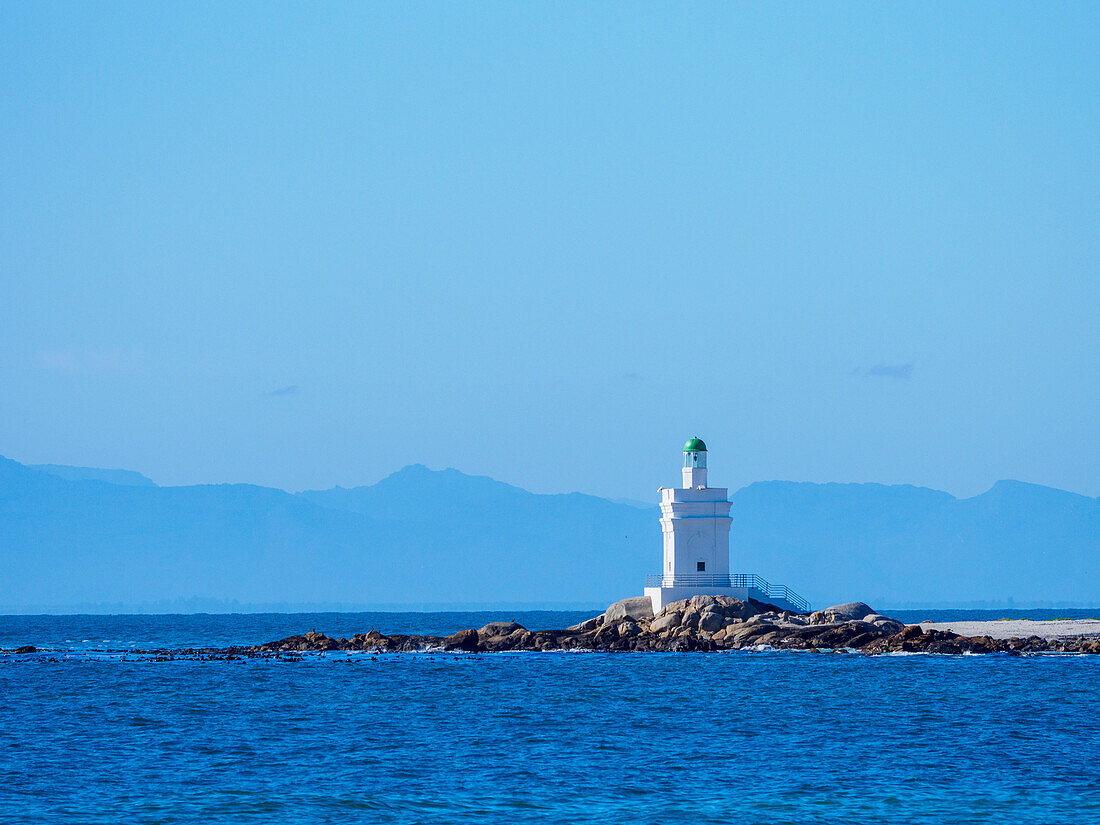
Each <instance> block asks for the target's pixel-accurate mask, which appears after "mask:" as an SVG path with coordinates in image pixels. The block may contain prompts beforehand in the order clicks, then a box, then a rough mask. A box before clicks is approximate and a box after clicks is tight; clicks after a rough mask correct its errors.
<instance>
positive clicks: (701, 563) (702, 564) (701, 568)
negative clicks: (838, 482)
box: [695, 561, 707, 573]
mask: <svg viewBox="0 0 1100 825" xmlns="http://www.w3.org/2000/svg"><path fill="white" fill-rule="evenodd" d="M695 569H696V570H698V571H699V572H700V573H702V572H703V571H704V570H706V569H707V563H706V562H705V561H697V562H695Z"/></svg>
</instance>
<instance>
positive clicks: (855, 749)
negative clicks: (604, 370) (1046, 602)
mask: <svg viewBox="0 0 1100 825" xmlns="http://www.w3.org/2000/svg"><path fill="white" fill-rule="evenodd" d="M890 612H891V613H893V614H894V615H898V616H899V618H903V619H905V620H907V621H919V620H921V619H952V618H1008V617H1014V618H1015V617H1030V618H1083V617H1085V616H1091V615H1095V614H1096V612H1097V611H1073V610H1053V611H1049V613H1050V615H1045V612H1039V611H1014V612H1008V611H991V612H986V613H984V614H982V615H974V614H973V612H972V611H966V612H965V615H960V611H952V612H949V613H948V612H940V611H928V610H923V611H916V612H914V613H913V614H909V613H907V612H905V611H890ZM917 614H919V615H917ZM1037 614H1039V615H1037ZM586 616H587V613H584V612H581V613H553V612H545V611H544V612H540V613H535V614H532V613H523V612H513V613H511V614H510V615H507V616H503V615H501V614H500V613H499V612H495V613H472V614H462V613H420V614H416V613H405V614H402V613H389V614H383V613H371V614H352V613H346V614H297V615H295V614H259V615H200V616H0V647H3V648H11V647H14V646H16V645H23V644H33V645H37V646H38V647H40V648H50V649H52V650H53V651H54V652H52V653H50V654H45V655H31V656H28V655H21V656H15V655H0V822H2V823H66V825H77V824H78V823H213V822H217V823H238V822H239V823H252V822H278V823H348V822H355V823H435V822H439V823H455V822H477V823H509V825H515V823H527V822H531V823H534V822H539V823H546V822H554V823H557V822H563V823H564V822H568V823H573V822H592V823H662V824H663V823H675V822H706V821H725V820H731V819H732V820H737V821H739V822H745V823H818V822H820V823H937V825H940V824H941V823H969V822H976V823H977V822H981V823H1020V822H1027V823H1052V825H1053V824H1054V823H1058V824H1059V825H1061V824H1062V823H1100V714H1097V713H1096V708H1097V707H1098V702H1100V656H1058V655H1049V656H1029V657H1011V656H956V657H951V656H928V655H896V656H881V657H867V656H863V655H860V654H853V653H806V652H747V651H738V652H726V653H707V654H690V653H689V654H628V653H618V654H607V653H515V654H493V655H465V654H400V655H399V654H392V655H380V656H371V655H368V654H361V653H359V654H346V653H340V654H317V655H307V656H305V657H303V658H302V660H301V661H280V660H276V659H262V660H254V659H240V660H231V661H226V660H216V661H210V660H204V659H202V658H199V657H191V658H183V659H173V660H167V661H162V660H158V658H157V657H155V656H149V655H142V654H138V653H133V652H107V651H135V650H144V649H151V648H181V647H191V646H199V647H220V646H226V645H229V644H248V643H254V642H261V641H268V640H271V639H275V638H279V637H281V636H286V635H290V634H292V633H297V632H301V631H303V630H309V629H317V630H320V631H323V632H325V633H327V634H329V635H333V636H340V635H348V634H351V633H355V632H362V631H365V630H369V629H371V628H372V627H373V628H376V629H378V630H380V631H382V632H384V633H392V632H417V633H433V634H440V633H447V632H451V631H454V630H457V629H460V628H462V627H469V626H479V625H480V624H484V623H485V622H486V621H488V620H490V619H501V618H505V619H515V620H516V621H519V622H521V623H523V624H525V625H526V626H528V627H531V628H538V627H554V626H563V625H566V624H570V623H572V622H575V621H578V620H580V619H582V618H585V617H586Z"/></svg>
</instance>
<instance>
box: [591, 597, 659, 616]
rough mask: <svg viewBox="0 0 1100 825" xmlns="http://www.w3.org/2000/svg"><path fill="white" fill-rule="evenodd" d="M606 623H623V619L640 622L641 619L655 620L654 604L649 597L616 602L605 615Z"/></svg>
mask: <svg viewBox="0 0 1100 825" xmlns="http://www.w3.org/2000/svg"><path fill="white" fill-rule="evenodd" d="M603 618H604V621H605V622H621V621H622V620H623V619H632V620H634V621H638V620H640V619H647V620H648V619H652V618H653V602H652V601H651V600H650V598H649V596H634V597H632V598H629V599H623V600H622V601H619V602H615V603H614V604H612V605H610V606H609V607H608V608H607V610H605V611H604V613H603Z"/></svg>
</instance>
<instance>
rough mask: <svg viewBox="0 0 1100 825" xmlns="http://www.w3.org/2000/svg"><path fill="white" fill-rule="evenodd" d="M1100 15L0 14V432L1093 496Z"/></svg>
mask: <svg viewBox="0 0 1100 825" xmlns="http://www.w3.org/2000/svg"><path fill="white" fill-rule="evenodd" d="M1098 30H1100V5H1097V4H1095V3H1072V2H1067V3H1058V4H1047V3H966V4H960V3H956V2H945V3H922V4H884V3H856V2H853V3H844V4H826V3H803V4H786V5H783V6H782V7H777V6H775V5H774V4H768V3H685V4H671V3H644V2H643V3H602V4H591V3H573V2H558V3H553V4H523V3H489V2H487V3H478V4H443V3H416V4H397V3H391V4H353V3H330V4H296V3H275V2H264V3H247V2H240V3H218V2H211V3H194V4H137V3H125V4H117V3H109V2H104V3H95V4H90V3H62V4H55V3H46V2H43V3H34V4H30V3H24V4H15V3H8V4H4V5H3V6H0V454H2V455H5V456H7V457H9V458H14V459H16V460H19V461H22V462H25V463H47V462H51V463H59V464H75V465H84V466H96V467H121V468H127V469H134V470H138V471H141V472H143V473H145V474H146V475H148V476H150V477H151V478H153V479H154V480H156V481H157V482H158V483H161V484H192V483H208V482H250V483H256V484H264V485H271V486H276V487H281V488H284V489H290V490H299V489H307V488H324V487H330V486H333V485H337V484H339V485H343V486H354V485H357V484H366V483H373V482H375V481H377V480H378V479H380V478H382V477H384V476H386V475H387V474H389V473H391V472H393V471H395V470H397V469H398V468H400V467H402V466H404V465H406V464H409V463H414V462H420V463H424V464H426V465H428V466H429V467H433V468H443V467H448V466H450V467H456V468H458V469H460V470H463V471H465V472H468V473H475V474H483V475H491V476H493V477H495V478H498V479H501V480H503V481H508V482H511V483H514V484H518V485H520V486H523V487H526V488H528V489H531V490H534V491H536V492H564V491H573V490H577V491H582V492H588V493H594V494H597V495H603V496H609V497H629V498H635V499H642V500H651V499H653V498H654V497H655V490H656V488H657V487H658V486H659V485H666V486H672V485H674V484H676V483H677V479H678V476H679V470H678V468H679V466H680V449H681V446H682V444H683V442H684V441H685V440H686V439H687V438H688V437H690V436H694V435H698V436H700V437H702V438H704V439H705V440H706V441H707V443H708V445H709V447H710V473H711V483H712V484H714V485H727V486H729V487H731V488H738V487H741V486H743V485H745V484H748V483H751V482H753V481H759V480H768V479H789V480H796V481H818V482H824V481H838V482H848V481H858V482H863V481H872V482H881V483H888V484H898V483H907V484H917V485H924V486H930V487H934V488H937V489H942V490H947V491H949V492H951V493H954V494H956V495H959V496H970V495H975V494H978V493H980V492H982V491H984V490H986V489H988V487H989V486H990V485H991V484H992V483H993V482H994V481H996V480H998V479H1002V478H1014V479H1019V480H1022V481H1029V482H1034V483H1038V484H1046V485H1050V486H1054V487H1060V488H1063V489H1068V490H1072V491H1076V492H1080V493H1085V494H1087V495H1092V496H1097V495H1100V473H1098V472H1097V467H1098V466H1100V435H1098V428H1097V421H1100V369H1098V361H1100V358H1098V356H1100V332H1098V330H1100V277H1098V274H1100V266H1098V264H1100V254H1098V253H1100V248H1098V230H1097V227H1098V226H1100V198H1098V197H1097V192H1098V191H1100V180H1098V177H1100V176H1098V170H1100V151H1098V149H1100V141H1098V136H1100V116H1098V115H1100V88H1098V87H1100V49H1097V48H1096V37H1095V33H1096V32H1097V31H1098Z"/></svg>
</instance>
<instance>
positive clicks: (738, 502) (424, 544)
mask: <svg viewBox="0 0 1100 825" xmlns="http://www.w3.org/2000/svg"><path fill="white" fill-rule="evenodd" d="M732 501H733V510H732V513H733V517H734V525H733V532H732V538H731V545H732V548H733V551H732V555H733V567H734V569H735V570H738V571H744V572H755V573H758V574H760V575H762V576H764V577H765V578H767V579H769V580H771V581H772V582H775V583H781V584H787V585H789V586H790V587H792V588H793V589H795V590H797V591H799V592H800V593H802V594H803V595H805V596H806V597H807V598H809V599H810V600H811V601H812V602H814V603H815V604H816V605H818V606H821V605H824V604H830V603H835V602H841V601H851V600H855V599H859V600H863V601H868V602H871V603H872V604H875V605H881V606H882V607H888V606H906V605H916V604H920V605H932V604H937V603H939V604H948V603H954V604H958V603H964V602H977V601H990V602H998V601H1000V602H1003V601H1007V600H1015V602H1016V603H1018V604H1021V605H1022V604H1027V603H1040V602H1047V603H1061V604H1066V605H1068V604H1081V605H1093V604H1100V500H1098V499H1094V498H1088V497H1086V496H1080V495H1076V494H1073V493H1068V492H1064V491H1061V490H1055V489H1051V488H1048V487H1040V486H1037V485H1033V484H1025V483H1021V482H1015V481H1000V482H997V483H996V484H995V485H993V487H992V488H991V489H990V490H989V491H987V492H985V493H983V494H981V495H979V496H975V497H973V498H968V499H957V498H955V497H954V496H951V495H949V494H948V493H944V492H939V491H936V490H930V489H927V488H921V487H911V486H885V485H880V484H809V483H795V482H784V481H769V482H758V483H755V484H751V485H749V486H748V487H745V488H742V489H741V490H738V491H736V492H735V493H734V494H733V496H732ZM657 517H658V512H657V508H656V505H655V504H654V506H653V507H652V508H650V509H643V508H642V507H639V506H638V503H637V502H623V501H619V502H616V501H609V500H606V499H601V498H597V497H595V496H588V495H581V494H579V493H569V494H564V495H536V494H533V493H529V492H527V491H525V490H522V489H520V488H518V487H514V486H512V485H509V484H504V483H502V482H499V481H494V480H493V479H490V478H485V477H479V476H469V475H465V474H463V473H461V472H458V471H457V470H442V471H432V470H428V469H427V468H426V467H423V466H420V465H414V466H409V467H405V468H404V469H403V470H400V471H398V472H396V473H394V474H393V475H391V476H389V477H388V478H386V479H383V480H382V481H380V482H379V483H377V484H374V485H371V486H366V487H356V488H353V489H343V488H340V487H336V488H333V489H330V490H313V491H306V492H302V493H296V494H292V493H288V492H285V491H282V490H276V489H271V488H266V487H258V486H253V485H247V484H215V485H197V486H189V487H159V486H157V485H155V484H154V483H153V482H152V481H150V480H149V479H147V478H145V477H144V476H142V475H140V474H139V473H133V472H129V471H120V470H96V469H90V468H74V467H62V466H56V465H39V466H26V465H23V464H20V463H18V462H15V461H11V460H9V459H4V458H0V611H5V612H25V611H31V610H64V609H86V610H102V609H111V608H112V607H113V608H114V609H117V610H120V611H122V610H133V609H137V608H140V607H142V606H144V607H145V608H148V607H149V606H150V605H153V606H155V605H158V604H159V605H164V606H166V609H187V608H188V607H189V606H190V607H191V608H196V609H207V610H210V609H232V605H233V603H234V602H236V603H240V604H241V605H243V606H246V607H259V606H262V605H267V606H272V607H275V608H277V607H279V606H284V607H291V606H307V605H308V606H315V607H316V606H321V605H329V606H333V607H343V608H348V609H351V608H355V607H358V608H366V607H371V606H375V607H378V606H393V607H397V606H418V607H425V608H427V607H433V606H435V607H443V606H455V607H457V606H474V605H490V604H503V603H507V604H510V605H520V604H524V605H542V606H566V605H570V606H580V605H585V606H587V605H602V604H606V603H608V602H610V601H613V600H615V599H619V598H623V597H624V596H628V595H635V594H640V592H641V588H642V586H643V584H644V579H645V575H646V574H647V573H653V572H658V570H659V567H660V529H659V527H658V524H657Z"/></svg>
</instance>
